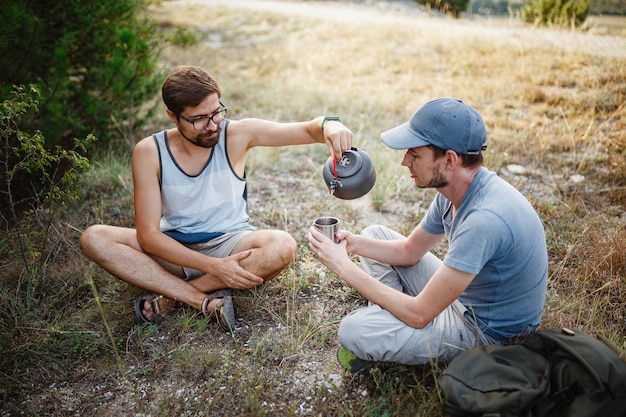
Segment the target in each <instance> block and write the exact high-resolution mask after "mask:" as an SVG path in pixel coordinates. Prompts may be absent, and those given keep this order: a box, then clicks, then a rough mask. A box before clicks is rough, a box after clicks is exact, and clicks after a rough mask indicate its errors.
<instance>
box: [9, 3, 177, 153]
mask: <svg viewBox="0 0 626 417" xmlns="http://www.w3.org/2000/svg"><path fill="white" fill-rule="evenodd" d="M1 1H2V3H3V4H2V5H1V6H2V7H0V22H1V23H2V25H3V32H2V35H0V65H1V67H2V68H4V71H3V72H2V74H0V94H2V95H6V94H8V92H9V91H10V90H11V88H12V86H13V85H21V84H35V85H36V86H37V88H38V90H39V91H40V92H41V96H42V101H41V103H40V112H39V113H38V114H37V115H33V116H34V117H33V118H32V120H30V122H29V125H30V126H29V127H30V129H29V131H30V132H31V133H32V131H34V130H36V129H39V130H41V131H42V133H43V136H44V137H45V138H46V145H47V146H48V147H51V146H56V145H61V146H63V147H71V145H72V139H71V138H73V137H83V136H85V135H87V134H89V133H93V134H95V135H96V136H98V137H99V138H100V141H101V143H102V144H103V145H106V144H108V143H109V141H110V140H111V139H112V138H115V137H119V136H122V137H124V138H125V139H126V140H127V141H128V140H130V138H132V135H133V132H134V131H135V130H136V129H137V128H138V127H139V126H141V125H142V124H143V123H144V122H145V120H146V118H148V117H149V116H150V115H151V111H152V110H153V108H154V107H148V108H146V106H144V104H145V103H146V102H148V101H149V100H150V99H151V98H152V97H154V94H155V92H156V91H158V88H159V83H160V82H161V80H162V74H160V73H159V71H158V70H157V61H158V58H159V55H160V52H161V51H162V49H163V47H164V46H165V45H166V44H168V43H173V42H177V40H178V39H180V38H181V37H178V38H177V37H176V36H177V34H175V35H174V36H172V37H165V36H164V35H162V34H161V33H160V31H159V28H158V27H157V25H156V24H155V23H154V22H153V21H151V20H149V19H147V18H143V17H141V12H142V11H143V9H145V7H147V6H148V5H150V3H152V2H154V0H101V1H79V0H58V1H54V2H48V1H44V0H11V1H9V2H7V1H6V0H1ZM178 33H183V34H185V31H184V30H181V31H179V32H178ZM183 37H184V36H183Z"/></svg>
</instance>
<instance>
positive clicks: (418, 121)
mask: <svg viewBox="0 0 626 417" xmlns="http://www.w3.org/2000/svg"><path fill="white" fill-rule="evenodd" d="M381 138H382V140H383V142H384V143H385V144H386V145H387V146H389V147H390V148H393V149H411V148H419V147H420V146H426V145H435V146H437V147H438V148H442V149H445V150H448V149H451V150H453V151H454V152H456V153H458V154H462V155H477V154H479V153H480V152H481V151H482V150H484V149H485V148H486V146H484V144H485V141H486V140H487V132H486V129H485V122H484V121H483V118H482V116H481V115H480V114H479V113H478V112H477V111H476V110H475V109H474V108H473V107H472V106H470V105H469V104H467V103H465V102H463V100H460V99H457V98H447V97H444V98H438V99H435V100H432V101H429V102H428V103H426V104H424V105H423V106H422V107H420V108H419V109H418V110H417V111H416V112H415V113H414V114H413V116H411V120H409V121H408V122H406V123H404V124H401V125H400V126H396V127H394V128H393V129H389V130H387V131H386V132H383V133H382V134H381Z"/></svg>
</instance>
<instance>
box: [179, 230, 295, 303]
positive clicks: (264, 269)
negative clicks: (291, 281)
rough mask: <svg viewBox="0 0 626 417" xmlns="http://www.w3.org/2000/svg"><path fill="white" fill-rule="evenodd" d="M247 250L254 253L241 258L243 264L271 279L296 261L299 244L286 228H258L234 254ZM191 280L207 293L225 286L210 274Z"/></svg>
mask: <svg viewBox="0 0 626 417" xmlns="http://www.w3.org/2000/svg"><path fill="white" fill-rule="evenodd" d="M246 250H251V254H250V256H248V257H247V258H245V259H243V260H241V262H240V265H241V267H242V268H244V269H245V270H246V271H249V272H252V273H253V274H255V275H258V276H260V277H262V278H263V279H264V280H265V281H269V280H271V279H272V278H275V277H276V276H278V274H280V273H281V272H282V271H283V270H284V269H285V268H286V267H287V266H289V265H290V264H291V263H292V262H293V260H294V259H295V256H296V252H297V250H298V246H297V244H296V241H295V240H294V238H293V237H292V236H291V235H290V234H289V233H287V232H285V231H282V230H257V231H254V232H251V233H248V234H247V235H245V236H244V237H243V238H242V239H241V240H240V241H239V242H238V243H237V245H236V246H235V248H234V249H233V251H232V253H231V254H235V253H239V252H243V251H246ZM189 283H190V284H191V285H193V286H194V287H196V288H197V289H199V290H200V291H202V292H205V293H208V292H211V291H215V290H217V289H221V288H222V287H220V286H219V285H220V284H219V283H216V282H215V281H214V280H211V279H210V277H208V276H207V275H202V276H200V277H198V278H195V279H193V280H191V281H189Z"/></svg>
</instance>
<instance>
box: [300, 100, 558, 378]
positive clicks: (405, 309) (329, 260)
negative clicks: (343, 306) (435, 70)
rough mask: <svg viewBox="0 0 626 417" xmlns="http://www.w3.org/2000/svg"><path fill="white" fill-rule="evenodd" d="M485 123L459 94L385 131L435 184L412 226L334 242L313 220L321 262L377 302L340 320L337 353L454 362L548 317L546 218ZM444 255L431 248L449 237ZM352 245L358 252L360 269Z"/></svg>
mask: <svg viewBox="0 0 626 417" xmlns="http://www.w3.org/2000/svg"><path fill="white" fill-rule="evenodd" d="M486 139H487V135H486V130H485V124H484V122H483V119H482V117H481V116H480V114H478V112H477V111H476V110H475V109H474V108H472V107H471V106H469V105H468V104H466V103H464V102H463V101H461V100H458V99H452V98H441V99H436V100H432V101H430V102H428V103H426V104H425V105H424V106H422V107H421V108H420V109H418V111H416V112H415V113H414V114H413V116H412V117H411V119H410V121H408V122H407V123H404V124H402V125H400V126H397V127H395V128H393V129H391V130H388V131H386V132H384V133H382V140H383V142H384V143H385V144H386V145H387V146H389V147H390V148H392V149H401V150H405V153H404V158H403V159H402V165H403V166H405V167H407V168H408V169H409V173H410V174H411V178H412V179H413V180H414V181H415V185H416V186H417V187H419V188H435V189H436V190H437V191H438V193H437V195H436V196H435V198H434V200H433V202H432V203H431V205H430V207H429V208H428V211H427V213H426V214H425V216H424V218H423V219H422V220H421V222H420V223H419V224H418V225H417V227H416V228H415V229H413V231H412V232H411V234H410V235H409V236H408V237H404V236H402V235H400V234H399V233H397V232H394V231H392V230H390V229H388V228H386V227H383V226H369V227H368V228H366V229H365V230H363V231H362V232H361V235H355V234H352V233H350V232H348V231H346V230H342V231H339V232H338V233H337V234H336V237H337V238H338V239H340V244H335V243H333V242H332V241H330V240H329V239H327V238H326V237H325V236H324V235H323V234H321V233H319V232H318V231H317V230H316V229H315V228H311V229H310V233H309V243H310V246H311V248H312V250H313V251H314V252H315V253H316V254H317V255H318V257H319V259H320V260H321V262H322V263H323V264H324V265H326V266H327V267H328V268H329V269H330V270H331V271H333V272H335V273H336V274H337V275H338V276H339V277H340V278H341V279H343V280H344V281H345V282H346V283H347V284H349V285H350V286H352V287H353V288H355V289H356V290H357V291H358V292H359V293H360V294H362V295H363V296H364V297H365V298H366V299H367V300H368V301H369V305H368V306H367V307H363V308H361V309H358V310H356V311H353V312H352V313H351V314H349V315H348V316H346V317H345V318H344V319H343V320H342V321H341V324H340V326H339V340H340V342H341V345H342V346H341V347H340V349H339V351H338V355H337V356H338V359H339V362H340V363H341V365H342V366H343V367H344V368H346V369H347V370H349V371H352V372H357V371H361V372H365V371H367V370H368V369H369V368H370V367H371V366H372V363H373V362H374V361H386V362H399V363H403V364H408V365H413V364H424V363H428V362H430V361H435V362H436V361H444V362H445V361H448V360H450V359H451V358H452V357H454V356H455V355H457V354H459V353H460V352H462V351H463V350H465V349H469V348H471V347H474V346H478V345H481V344H494V343H506V342H509V341H511V340H513V339H515V338H516V337H520V336H524V335H527V334H528V333H530V332H532V331H534V330H535V329H536V328H537V326H539V323H540V321H541V314H542V310H543V306H544V301H545V293H546V282H547V276H548V256H547V250H546V240H545V234H544V230H543V225H542V223H541V220H540V219H539V217H538V216H537V214H536V213H535V210H534V209H533V207H532V206H531V204H530V203H529V202H528V201H527V200H526V198H524V196H523V195H522V194H520V192H519V191H518V190H516V189H515V188H514V187H513V186H511V185H510V184H508V183H507V182H506V181H504V180H503V179H501V178H500V177H498V176H497V175H496V173H494V172H492V171H489V170H487V169H486V168H484V167H483V166H482V165H483V155H482V151H483V150H484V149H485V148H486V146H485V141H486ZM444 237H445V238H446V240H447V253H446V256H445V257H444V258H443V260H441V259H439V258H437V257H436V256H435V255H434V254H432V253H430V252H429V251H430V250H431V249H432V248H433V247H434V246H435V245H436V244H437V243H439V242H440V241H441V240H442V239H443V238H444ZM348 254H357V255H359V256H360V260H361V266H362V269H361V268H359V267H357V266H356V265H355V264H354V263H352V262H351V260H350V257H349V256H348Z"/></svg>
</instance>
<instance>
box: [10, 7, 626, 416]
mask: <svg viewBox="0 0 626 417" xmlns="http://www.w3.org/2000/svg"><path fill="white" fill-rule="evenodd" d="M261 3H262V2H259V4H261ZM324 3H325V4H330V5H332V6H333V8H332V9H330V10H326V9H321V7H322V6H321V5H319V4H318V5H314V6H308V5H307V3H302V4H300V3H298V2H287V3H284V6H285V7H281V8H280V9H278V10H274V11H272V10H268V9H263V8H257V7H253V6H252V5H251V6H250V7H251V9H250V10H245V9H241V8H239V7H235V6H228V5H226V2H220V3H219V4H220V6H219V7H209V6H206V7H205V6H203V5H201V4H200V3H193V4H191V3H189V4H187V3H185V2H166V3H163V4H161V5H160V6H158V7H157V6H155V7H154V8H152V9H151V13H152V15H153V17H154V18H155V19H157V20H158V21H159V23H160V24H161V25H162V26H163V27H164V28H171V27H176V26H181V27H186V28H188V29H190V30H192V31H193V32H194V33H195V34H197V35H198V36H200V38H201V39H204V41H202V42H200V43H199V44H198V45H196V46H193V47H191V48H187V49H176V48H171V49H168V50H166V51H165V53H164V54H163V56H162V60H161V63H160V65H161V66H162V67H163V68H164V69H167V70H168V69H171V68H173V67H174V66H176V65H179V64H192V65H199V66H202V67H204V68H205V69H207V70H208V71H209V72H211V73H212V74H213V75H214V76H215V77H216V78H217V80H218V81H219V82H220V84H221V87H222V90H223V92H224V95H223V97H222V100H223V102H224V103H226V104H227V105H228V108H229V113H228V116H229V117H231V118H234V119H239V118H243V117H261V118H268V119H276V120H280V121H296V120H306V119H309V118H312V117H315V116H318V115H323V114H326V115H331V114H332V115H340V116H341V117H342V119H343V120H344V122H345V123H346V125H348V126H349V127H351V128H352V129H353V131H354V133H355V146H357V147H359V148H363V149H365V150H366V151H367V152H368V153H369V154H370V155H371V156H372V158H373V160H374V162H375V166H376V170H377V177H378V180H377V183H376V185H375V187H374V189H373V190H372V192H370V194H369V195H368V196H367V197H364V198H361V199H358V200H354V201H342V200H338V199H336V198H333V197H331V196H330V195H329V192H328V190H327V188H326V186H325V184H324V182H323V179H322V166H323V164H324V162H325V160H326V158H327V157H328V154H327V150H326V148H325V147H324V146H323V145H313V146H307V147H293V148H289V149H255V150H254V151H253V152H252V154H251V156H250V160H249V165H248V171H247V174H248V180H249V188H250V192H249V201H250V209H251V216H252V219H253V223H254V225H255V226H257V227H259V228H268V227H271V228H281V229H285V230H287V231H289V232H290V233H291V234H292V235H293V236H294V237H295V238H296V240H297V241H298V242H299V248H298V253H297V256H296V259H295V262H294V263H293V264H292V265H291V267H289V268H288V269H287V270H286V271H285V272H284V273H283V274H281V276H279V277H277V278H276V279H274V280H272V281H270V282H269V283H267V284H265V285H263V286H261V287H258V288H255V289H252V290H247V291H235V304H236V308H237V315H238V321H237V331H236V332H235V333H234V334H233V335H231V334H228V333H223V332H220V331H218V330H217V326H216V325H215V323H212V322H207V321H206V320H205V319H204V318H202V317H201V316H200V315H199V314H198V313H197V312H195V311H193V310H191V309H189V308H186V307H183V308H180V309H178V310H177V311H175V312H173V313H172V314H170V315H169V316H168V317H167V318H166V320H165V322H164V323H162V324H160V325H159V326H145V325H144V326H140V325H136V324H135V320H134V314H133V311H132V301H133V300H134V298H135V296H137V295H138V294H139V292H140V290H138V289H136V288H132V287H130V286H128V285H126V284H124V283H122V282H120V281H119V280H117V279H114V278H112V277H111V276H109V275H108V274H107V273H106V272H105V271H103V270H102V269H101V268H99V267H97V266H95V265H94V264H92V263H90V262H89V261H88V260H87V259H85V258H84V257H83V256H82V255H81V254H80V251H79V250H78V246H77V242H78V238H79V236H80V232H81V231H82V230H83V229H84V228H85V227H87V226H88V225H90V224H93V223H107V224H115V225H121V226H130V227H132V226H133V212H132V180H131V176H130V165H129V162H130V157H129V155H130V149H128V145H127V144H126V142H124V140H120V143H119V146H118V147H117V148H115V147H111V148H110V149H102V150H101V151H100V153H99V154H98V155H97V156H96V157H95V158H94V159H93V161H92V168H91V170H90V171H89V173H88V174H86V175H85V176H84V180H85V182H84V183H83V184H82V185H81V186H80V188H79V190H80V195H81V198H80V199H79V200H77V201H69V200H68V202H67V203H68V205H67V208H64V209H63V211H62V212H61V213H59V215H57V216H55V218H54V221H53V222H52V227H50V228H43V229H41V230H42V231H45V234H46V236H48V237H50V236H53V237H54V238H55V245H54V250H53V251H52V252H47V253H48V254H51V255H53V256H48V255H46V258H45V260H44V262H43V264H44V265H45V268H43V269H38V270H37V271H36V273H34V274H32V273H31V274H30V275H25V268H24V267H23V264H21V263H20V261H22V260H24V258H23V257H20V256H19V254H18V255H16V254H15V251H14V250H13V249H14V247H13V245H14V243H13V242H14V241H13V240H12V239H13V238H14V237H15V236H17V235H15V233H18V234H19V233H22V235H20V236H24V235H23V234H27V235H28V236H29V238H30V236H31V235H32V236H35V235H34V234H33V233H32V230H31V229H25V228H20V227H18V228H17V229H11V230H8V229H7V233H6V234H3V235H2V236H1V237H0V251H1V257H0V259H1V260H0V271H1V275H2V293H1V297H2V299H0V318H1V322H0V325H1V331H2V335H3V337H2V342H1V344H0V347H1V349H2V351H1V352H0V356H1V357H2V361H1V362H0V363H1V364H2V367H1V368H0V401H2V402H1V404H2V407H1V408H0V410H2V413H1V414H2V415H13V414H17V413H18V412H19V413H22V414H24V415H76V414H97V415H113V414H114V415H127V414H134V415H146V416H147V415H154V416H157V415H161V416H173V415H176V416H181V415H185V416H196V415H210V416H222V415H240V416H261V415H267V416H295V415H325V416H415V415H420V416H440V415H441V402H440V394H439V392H438V390H437V387H436V383H435V381H436V377H437V376H438V374H439V373H440V372H441V369H442V368H443V365H442V364H433V365H429V366H417V367H407V366H401V365H388V366H381V367H379V368H375V369H374V370H373V372H372V374H371V375H370V376H369V377H364V376H360V375H350V374H347V373H344V372H343V371H342V370H341V369H340V367H339V366H338V364H337V363H336V360H335V352H336V349H337V347H338V341H337V337H336V331H337V326H338V323H339V321H340V319H341V318H342V317H343V316H345V315H346V314H347V313H348V312H350V311H352V310H353V309H355V308H357V307H359V306H362V305H364V304H365V303H366V301H365V300H363V299H362V298H361V297H360V296H359V295H358V294H357V293H356V292H355V291H354V290H352V289H350V288H349V287H347V286H345V285H343V284H342V282H341V281H339V280H338V279H337V277H335V276H334V275H333V274H331V273H329V272H328V271H327V270H326V269H325V268H324V267H323V266H322V265H321V264H320V263H319V262H318V261H317V259H316V258H315V257H314V256H313V255H312V254H311V253H310V251H309V249H308V245H307V241H306V233H307V229H308V226H309V225H310V224H311V221H312V220H313V219H314V218H315V217H317V216H319V215H320V214H332V215H335V216H337V217H339V218H340V219H341V221H342V227H344V228H346V229H349V230H351V231H353V232H359V231H360V230H361V229H362V228H364V227H365V226H367V225H369V224H373V223H381V224H385V225H387V226H389V227H392V228H395V229H396V230H398V231H400V232H401V233H404V234H408V233H409V232H410V231H411V229H412V228H413V227H415V225H416V224H417V223H418V222H419V220H420V219H421V218H422V216H423V214H424V212H425V210H426V209H427V207H428V204H429V202H430V200H431V199H432V197H433V196H434V192H433V191H432V190H417V189H415V187H414V185H413V183H412V181H411V180H410V178H409V176H408V173H407V171H406V169H405V168H403V167H401V166H400V160H401V158H402V153H401V152H399V151H392V150H390V149H387V148H386V147H385V146H384V145H382V144H381V142H380V140H379V135H380V132H382V131H383V130H386V129H388V128H391V127H394V126H395V125H397V124H399V123H403V122H404V121H406V120H407V119H408V118H409V117H410V115H411V114H412V113H413V111H414V110H415V109H417V108H418V107H419V106H421V105H422V104H424V103H425V102H426V101H428V100H429V99H432V98H436V97H440V96H454V97H460V98H463V99H464V100H466V101H467V102H469V103H470V104H472V105H473V106H474V107H476V108H477V109H478V110H479V111H480V112H481V113H482V114H483V116H484V118H485V121H486V124H487V129H488V146H489V147H488V149H487V151H486V155H485V156H486V165H487V167H489V168H490V169H493V170H495V171H497V172H499V173H500V175H502V176H503V177H505V178H506V179H507V180H508V181H510V182H511V183H512V184H513V185H515V186H516V187H517V188H518V189H520V191H521V192H522V193H523V194H524V195H525V196H526V197H527V198H528V199H529V200H530V201H531V202H532V204H533V205H534V207H535V209H536V210H537V212H538V213H539V215H540V217H541V219H542V221H543V222H544V225H545V228H546V235H547V240H548V249H549V256H550V271H549V292H548V298H547V303H546V308H545V312H544V322H543V325H542V326H543V327H544V328H551V327H560V326H568V327H575V328H579V329H581V330H584V331H587V332H589V333H593V334H600V335H603V336H605V337H607V338H608V339H609V340H611V341H612V342H613V343H614V344H615V345H617V346H618V347H620V348H622V349H626V322H625V315H626V255H625V254H626V223H625V222H626V218H625V214H624V213H625V211H626V141H625V140H624V138H625V137H626V107H625V104H624V102H625V101H626V50H624V43H623V41H621V42H617V44H616V43H614V42H613V40H614V39H615V38H611V37H606V38H604V37H601V36H594V35H589V34H587V35H584V34H581V33H576V32H569V31H557V30H535V29H532V28H524V27H519V26H516V25H513V24H510V23H509V24H507V23H503V22H500V23H493V22H485V21H483V22H471V21H465V20H460V21H457V20H454V21H453V20H451V19H446V18H434V17H428V16H426V15H422V14H407V15H404V16H403V15H400V14H394V13H391V12H385V13H379V12H377V9H372V8H371V7H365V6H363V7H361V6H355V5H351V6H347V5H344V4H335V3H334V2H324ZM254 4H257V3H256V2H255V3H254ZM294 4H300V6H303V7H306V9H305V10H307V13H306V14H304V13H300V12H296V11H295V10H297V8H295V7H291V6H293V5H294ZM288 6H289V7H288ZM259 7H260V6H259ZM318 10H322V11H323V12H320V13H314V12H315V11H318ZM155 99H158V92H156V91H155ZM165 127H168V124H167V120H166V117H165V116H164V111H163V109H161V117H158V118H155V119H154V120H153V122H152V124H151V125H150V126H149V127H148V129H147V130H146V132H144V133H143V134H139V135H138V138H137V139H140V138H141V136H145V135H147V134H149V133H150V132H153V131H157V130H159V129H161V128H165ZM513 164H515V165H521V166H522V167H523V168H524V171H523V173H521V174H513V173H512V172H513V170H512V169H511V168H510V166H511V165H513ZM37 230H39V229H37ZM445 249H446V248H445V242H444V243H443V244H442V245H440V246H439V247H437V248H435V253H437V254H438V255H442V254H444V253H445ZM29 256H34V257H37V256H39V255H37V254H36V253H32V255H29ZM355 262H358V259H355Z"/></svg>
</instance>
